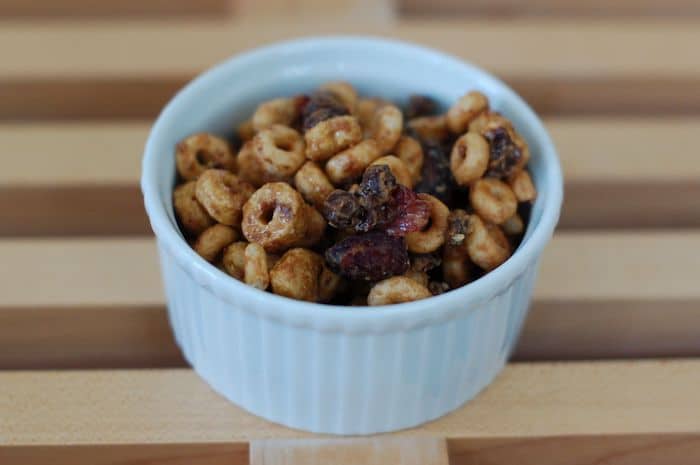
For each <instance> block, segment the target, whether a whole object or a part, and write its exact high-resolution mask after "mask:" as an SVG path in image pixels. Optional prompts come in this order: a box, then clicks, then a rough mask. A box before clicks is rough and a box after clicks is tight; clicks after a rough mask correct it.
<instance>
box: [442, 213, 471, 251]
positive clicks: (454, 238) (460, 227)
mask: <svg viewBox="0 0 700 465" xmlns="http://www.w3.org/2000/svg"><path fill="white" fill-rule="evenodd" d="M468 223H469V214H468V213H467V212H466V211H464V210H460V209H457V210H452V211H451V212H450V215H449V216H448V217H447V243H448V244H450V245H462V244H464V241H465V239H466V237H467V224H468Z"/></svg>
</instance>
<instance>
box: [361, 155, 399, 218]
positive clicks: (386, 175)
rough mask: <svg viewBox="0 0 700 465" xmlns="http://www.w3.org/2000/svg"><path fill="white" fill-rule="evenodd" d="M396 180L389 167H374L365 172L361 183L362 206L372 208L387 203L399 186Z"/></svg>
mask: <svg viewBox="0 0 700 465" xmlns="http://www.w3.org/2000/svg"><path fill="white" fill-rule="evenodd" d="M397 185H398V184H397V182H396V178H395V177H394V174H393V173H392V172H391V169H390V168H389V167H388V166H387V165H373V166H370V167H368V168H367V169H366V170H365V173H364V174H363V175H362V182H361V183H360V192H359V194H360V197H361V203H362V206H364V207H365V208H372V207H376V206H379V205H382V204H385V203H387V202H388V201H389V200H391V199H392V193H393V191H394V189H396V186H397Z"/></svg>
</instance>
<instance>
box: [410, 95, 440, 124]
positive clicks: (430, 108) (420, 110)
mask: <svg viewBox="0 0 700 465" xmlns="http://www.w3.org/2000/svg"><path fill="white" fill-rule="evenodd" d="M436 111H437V104H436V103H435V100H433V99H431V98H430V97H427V96H425V95H416V94H414V95H411V96H410V97H409V99H408V106H407V107H406V119H412V118H418V117H419V116H430V115H434V114H435V112H436Z"/></svg>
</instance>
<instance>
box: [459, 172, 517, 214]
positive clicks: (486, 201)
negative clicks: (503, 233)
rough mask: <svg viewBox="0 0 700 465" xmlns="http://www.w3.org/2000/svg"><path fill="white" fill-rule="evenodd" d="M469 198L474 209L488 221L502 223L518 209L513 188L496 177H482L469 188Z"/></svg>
mask: <svg viewBox="0 0 700 465" xmlns="http://www.w3.org/2000/svg"><path fill="white" fill-rule="evenodd" d="M469 200H470V201H471V204H472V207H474V210H476V212H477V213H478V214H479V215H481V217H482V218H484V219H485V220H486V221H490V222H491V223H496V224H501V223H503V222H504V221H505V220H507V219H508V218H510V217H511V216H513V215H515V212H516V211H517V209H518V200H517V199H516V198H515V194H514V193H513V190H512V189H511V188H510V186H508V184H506V183H504V182H503V181H500V180H498V179H495V178H482V179H479V180H477V181H476V182H474V184H472V186H471V188H470V189H469Z"/></svg>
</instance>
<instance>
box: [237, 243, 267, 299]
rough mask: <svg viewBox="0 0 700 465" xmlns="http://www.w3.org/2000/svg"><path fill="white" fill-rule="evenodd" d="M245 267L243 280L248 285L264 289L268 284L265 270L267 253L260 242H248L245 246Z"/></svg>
mask: <svg viewBox="0 0 700 465" xmlns="http://www.w3.org/2000/svg"><path fill="white" fill-rule="evenodd" d="M244 255H245V268H244V271H243V280H244V282H245V283H246V284H248V285H249V286H253V287H255V288H257V289H260V290H262V291H264V290H265V289H267V286H268V285H269V284H270V275H269V273H268V271H267V254H266V253H265V249H263V247H262V246H261V245H260V244H255V243H252V244H248V245H247V246H246V248H245V252H244Z"/></svg>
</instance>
